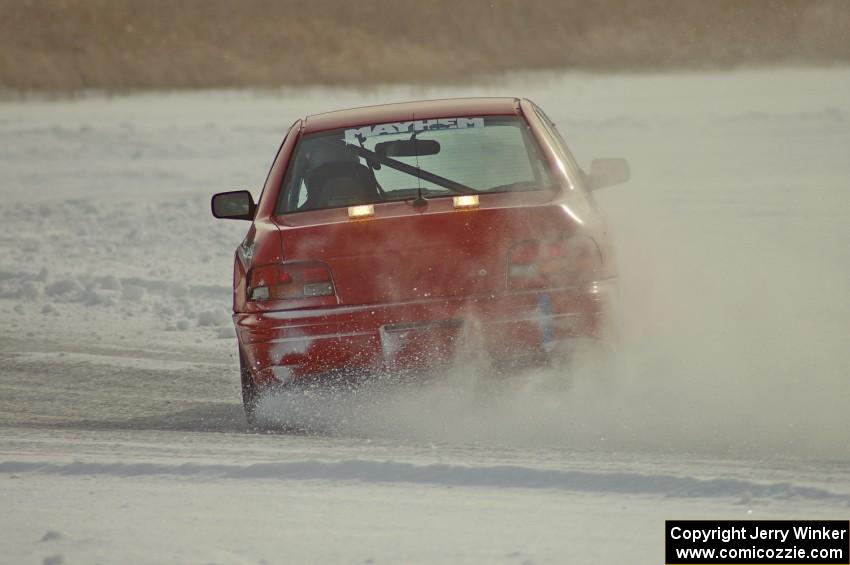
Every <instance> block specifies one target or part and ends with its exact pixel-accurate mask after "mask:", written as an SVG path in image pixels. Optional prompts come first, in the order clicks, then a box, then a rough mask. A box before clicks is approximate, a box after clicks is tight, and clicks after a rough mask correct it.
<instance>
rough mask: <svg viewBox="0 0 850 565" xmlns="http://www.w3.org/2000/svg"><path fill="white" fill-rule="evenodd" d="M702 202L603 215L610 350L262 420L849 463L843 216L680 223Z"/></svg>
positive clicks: (367, 394) (296, 403)
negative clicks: (617, 283) (614, 249)
mask: <svg viewBox="0 0 850 565" xmlns="http://www.w3.org/2000/svg"><path fill="white" fill-rule="evenodd" d="M701 188H705V187H699V186H697V187H696V188H695V189H694V190H693V192H684V193H682V195H681V196H682V198H683V201H682V203H680V204H677V205H676V206H677V207H678V208H679V210H675V209H674V210H673V211H674V212H679V211H681V212H683V213H682V214H681V217H676V214H667V213H662V212H659V210H658V208H657V202H656V201H653V199H651V198H650V199H646V200H644V201H641V200H640V198H639V197H638V195H639V194H640V193H639V191H640V190H641V188H640V187H635V188H634V189H633V190H634V191H635V195H634V196H632V197H629V198H623V199H622V200H621V204H619V205H617V204H616V203H615V202H614V200H613V199H612V202H611V203H610V204H609V206H610V208H612V210H611V215H612V216H613V217H614V219H615V220H616V225H617V229H616V232H615V234H614V237H615V240H616V242H617V244H618V250H619V263H620V273H621V300H620V309H619V316H618V318H619V328H620V332H619V334H620V335H619V338H618V340H616V341H615V342H613V343H612V344H610V345H609V346H608V347H606V348H597V349H593V350H590V351H585V352H579V353H580V354H579V355H574V356H572V357H570V358H567V359H563V360H561V361H559V362H557V363H555V364H553V365H552V366H549V367H541V368H531V369H517V370H514V371H512V372H510V374H507V375H506V374H498V373H497V372H495V371H494V370H493V369H492V367H490V366H489V365H488V364H486V363H483V362H481V361H476V360H474V359H472V360H465V361H463V362H459V363H457V364H456V365H455V366H454V367H452V368H451V369H450V370H448V371H446V372H445V373H443V374H441V375H438V376H437V377H435V378H433V379H431V380H429V381H428V382H425V383H422V382H413V383H410V382H405V383H401V384H399V383H398V382H392V383H388V381H393V380H397V379H392V378H384V379H378V380H377V381H376V382H373V383H369V384H366V385H363V386H360V387H358V388H353V389H342V390H340V389H332V390H324V391H308V392H306V393H305V392H300V393H291V394H285V395H283V396H282V397H275V398H273V399H270V400H269V401H268V402H267V403H266V408H267V411H266V412H267V413H268V414H272V415H273V416H274V417H276V418H282V419H283V420H284V423H287V424H289V425H292V426H293V427H295V428H301V429H306V430H307V431H311V432H318V433H328V434H332V435H339V434H342V435H347V434H354V435H359V436H364V437H370V438H371V437H387V436H390V437H402V438H410V439H415V440H431V441H446V442H470V443H479V442H481V443H496V444H507V445H523V446H528V445H540V446H569V447H580V448H594V449H595V448H611V449H618V450H621V449H627V450H628V449H636V450H647V449H649V450H659V452H665V451H667V450H669V452H671V453H672V452H683V451H691V452H703V453H707V454H716V453H729V454H732V455H735V454H742V455H743V454H749V455H756V456H759V457H784V456H818V457H826V458H830V457H836V458H840V457H846V456H847V455H848V453H850V442H847V432H846V430H847V429H848V428H849V427H850V413H848V411H847V410H846V405H847V401H848V400H850V380H848V378H847V377H848V374H850V351H848V348H847V343H848V338H849V337H850V334H848V330H847V327H848V326H847V320H848V319H850V307H848V301H847V299H846V295H847V281H848V265H850V261H848V260H847V259H848V258H847V257H846V255H847V251H846V250H845V249H843V248H840V246H836V245H835V242H834V241H832V238H833V237H834V235H835V233H837V232H839V231H840V230H841V229H844V230H845V233H846V227H844V228H841V227H840V226H838V225H836V226H830V224H829V222H835V223H836V224H838V223H840V222H839V220H840V215H837V216H838V217H836V218H826V219H825V218H824V217H823V215H820V214H812V212H811V210H809V211H808V212H807V213H806V214H800V215H795V214H794V213H790V214H784V213H778V212H777V211H776V210H773V209H772V208H771V202H770V201H769V200H768V201H767V202H753V203H752V204H750V207H747V205H748V204H749V203H747V202H741V203H740V204H741V206H740V207H739V206H738V205H737V204H736V205H735V206H730V205H729V203H728V202H726V203H724V204H723V206H724V209H725V210H726V215H725V216H720V215H715V214H713V213H712V210H711V209H710V206H709V209H708V210H699V211H697V212H692V213H690V214H688V213H684V212H687V209H686V207H687V205H688V204H689V202H690V201H691V200H695V199H696V198H697V197H698V195H697V194H696V193H697V192H698V190H699V189H701ZM706 190H707V189H706ZM757 192H758V191H757ZM727 196H728V194H726V195H724V194H719V195H717V197H718V198H722V197H727ZM783 198H784V199H785V200H787V199H788V198H789V193H788V192H786V193H785V194H784V195H783ZM796 204H798V205H799V207H800V208H804V207H805V206H806V204H807V199H806V198H800V199H799V201H797V202H796ZM668 208H669V204H668ZM845 208H846V205H845ZM840 209H841V208H839V210H840ZM664 212H669V210H665V211H664ZM612 223H613V222H612Z"/></svg>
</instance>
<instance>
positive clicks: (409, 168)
mask: <svg viewBox="0 0 850 565" xmlns="http://www.w3.org/2000/svg"><path fill="white" fill-rule="evenodd" d="M346 147H347V148H348V149H350V150H351V152H352V153H355V154H357V155H359V156H360V157H363V158H364V159H371V160H373V161H377V162H378V163H380V164H382V165H386V166H387V167H389V168H391V169H395V170H397V171H401V172H402V173H406V174H408V175H412V176H414V177H418V178H420V179H422V180H426V181H428V182H432V183H434V184H436V185H437V186H442V187H443V188H447V189H448V190H451V191H453V192H457V193H458V194H479V193H480V192H481V191H480V190H475V189H474V188H471V187H469V186H466V185H465V184H460V183H459V182H455V181H453V180H451V179H447V178H446V177H441V176H440V175H437V174H434V173H432V172H430V171H426V170H424V169H419V168H417V167H414V166H413V165H408V164H407V163H402V162H401V161H396V160H395V159H391V158H389V157H385V156H383V155H379V154H378V153H375V152H374V151H369V150H368V149H366V148H365V147H358V146H357V145H352V144H350V143H346Z"/></svg>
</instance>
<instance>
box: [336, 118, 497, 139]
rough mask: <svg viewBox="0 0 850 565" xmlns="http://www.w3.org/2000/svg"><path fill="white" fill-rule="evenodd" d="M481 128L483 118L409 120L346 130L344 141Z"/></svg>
mask: <svg viewBox="0 0 850 565" xmlns="http://www.w3.org/2000/svg"><path fill="white" fill-rule="evenodd" d="M483 127H484V118H437V119H433V120H411V121H409V122H390V123H388V124H378V125H374V126H363V127H362V128H353V129H347V130H345V139H347V140H351V141H355V140H358V139H365V138H367V137H375V136H378V135H388V134H399V133H415V132H420V131H431V130H443V129H467V128H483Z"/></svg>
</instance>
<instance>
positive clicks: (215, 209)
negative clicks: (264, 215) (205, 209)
mask: <svg viewBox="0 0 850 565" xmlns="http://www.w3.org/2000/svg"><path fill="white" fill-rule="evenodd" d="M210 204H211V206H212V215H213V216H215V217H216V218H222V219H225V220H253V219H254V212H255V211H256V209H257V206H256V205H255V204H254V198H253V197H252V196H251V193H250V192H248V191H247V190H234V191H231V192H219V193H218V194H214V195H213V197H212V201H211V202H210Z"/></svg>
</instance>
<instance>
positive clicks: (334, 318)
mask: <svg viewBox="0 0 850 565" xmlns="http://www.w3.org/2000/svg"><path fill="white" fill-rule="evenodd" d="M616 293H617V281H616V279H606V280H604V281H597V282H595V283H593V284H589V285H583V286H581V287H570V288H561V289H547V290H545V291H537V290H535V291H522V292H510V293H504V294H500V295H495V296H493V295H487V296H465V297H456V298H440V299H429V300H421V301H415V302H404V303H392V304H371V305H358V306H338V307H334V308H323V309H304V310H284V311H276V312H265V313H262V314H235V315H234V316H233V319H234V323H235V325H236V333H237V337H238V339H239V345H240V348H241V350H242V352H243V353H244V355H245V358H246V361H248V362H249V363H250V366H251V369H252V370H251V373H252V375H253V378H254V380H255V382H256V383H257V384H260V385H266V384H274V383H277V382H288V381H290V380H293V379H302V378H309V377H311V376H315V375H320V374H322V373H326V372H329V371H334V370H340V369H344V370H349V369H352V370H358V369H366V370H382V369H397V368H421V367H430V366H433V365H434V364H435V363H439V362H441V361H450V360H451V359H452V358H454V357H455V356H456V355H457V354H458V353H460V352H462V351H470V352H475V353H485V354H487V355H488V356H490V357H492V358H496V359H502V358H512V357H519V356H523V355H526V354H529V353H535V352H544V351H547V350H549V349H552V348H554V347H556V346H557V345H558V344H559V343H561V342H564V341H570V340H573V339H586V338H599V337H601V332H602V329H603V322H604V319H605V317H606V315H607V312H608V310H609V308H610V305H611V303H612V301H613V300H615V299H616Z"/></svg>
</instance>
